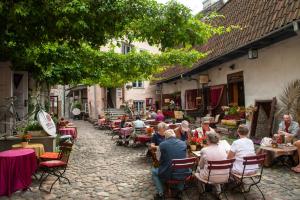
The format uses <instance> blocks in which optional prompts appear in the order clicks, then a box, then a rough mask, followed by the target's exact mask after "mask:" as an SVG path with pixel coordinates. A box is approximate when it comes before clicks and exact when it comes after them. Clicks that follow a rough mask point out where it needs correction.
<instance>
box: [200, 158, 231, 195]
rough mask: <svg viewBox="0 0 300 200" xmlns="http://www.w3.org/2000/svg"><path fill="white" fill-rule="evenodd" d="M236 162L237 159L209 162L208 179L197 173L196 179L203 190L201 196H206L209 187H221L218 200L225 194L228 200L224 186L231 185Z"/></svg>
mask: <svg viewBox="0 0 300 200" xmlns="http://www.w3.org/2000/svg"><path fill="white" fill-rule="evenodd" d="M234 161H235V159H228V160H219V161H207V162H208V167H207V169H208V177H207V179H206V178H203V177H201V176H200V173H195V177H196V178H197V180H198V181H199V182H200V186H201V190H202V191H201V194H200V196H201V195H204V194H206V191H207V186H209V185H217V186H218V185H219V186H220V188H219V189H218V190H219V191H217V195H218V198H220V196H221V194H222V193H224V195H225V197H226V199H228V198H227V195H226V190H225V187H224V185H225V184H226V183H229V179H230V175H231V170H232V167H233V163H234Z"/></svg>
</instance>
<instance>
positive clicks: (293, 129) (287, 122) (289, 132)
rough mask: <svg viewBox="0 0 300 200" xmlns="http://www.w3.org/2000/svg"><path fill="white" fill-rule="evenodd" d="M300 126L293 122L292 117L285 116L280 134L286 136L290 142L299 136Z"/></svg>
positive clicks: (279, 130)
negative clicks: (295, 136)
mask: <svg viewBox="0 0 300 200" xmlns="http://www.w3.org/2000/svg"><path fill="white" fill-rule="evenodd" d="M298 129H299V124H298V123H297V122H295V121H293V118H292V116H291V115H283V121H282V122H280V124H279V129H278V134H279V135H281V134H284V135H285V136H286V137H287V138H288V139H289V140H290V139H292V138H293V137H294V135H296V134H297V131H298Z"/></svg>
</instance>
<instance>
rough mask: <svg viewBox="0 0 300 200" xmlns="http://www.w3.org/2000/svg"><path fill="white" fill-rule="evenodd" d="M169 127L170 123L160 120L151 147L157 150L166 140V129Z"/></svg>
mask: <svg viewBox="0 0 300 200" xmlns="http://www.w3.org/2000/svg"><path fill="white" fill-rule="evenodd" d="M167 129H168V125H167V124H166V123H164V122H160V123H159V124H158V125H157V130H158V131H157V132H156V133H154V134H153V136H152V138H151V144H150V148H151V149H152V150H156V149H157V147H158V146H159V144H160V143H161V142H163V141H164V140H165V131H166V130H167Z"/></svg>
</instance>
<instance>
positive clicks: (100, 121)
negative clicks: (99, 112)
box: [98, 119, 106, 125]
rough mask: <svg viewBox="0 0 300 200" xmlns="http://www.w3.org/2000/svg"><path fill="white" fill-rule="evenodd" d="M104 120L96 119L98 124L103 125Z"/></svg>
mask: <svg viewBox="0 0 300 200" xmlns="http://www.w3.org/2000/svg"><path fill="white" fill-rule="evenodd" d="M105 121H106V120H105V119H98V125H104V124H105Z"/></svg>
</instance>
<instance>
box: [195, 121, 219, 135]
mask: <svg viewBox="0 0 300 200" xmlns="http://www.w3.org/2000/svg"><path fill="white" fill-rule="evenodd" d="M209 124H210V121H208V120H205V121H203V122H202V124H201V127H199V128H197V129H196V131H195V133H194V137H197V138H201V137H204V136H206V133H207V132H215V130H214V129H213V128H211V127H209Z"/></svg>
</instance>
